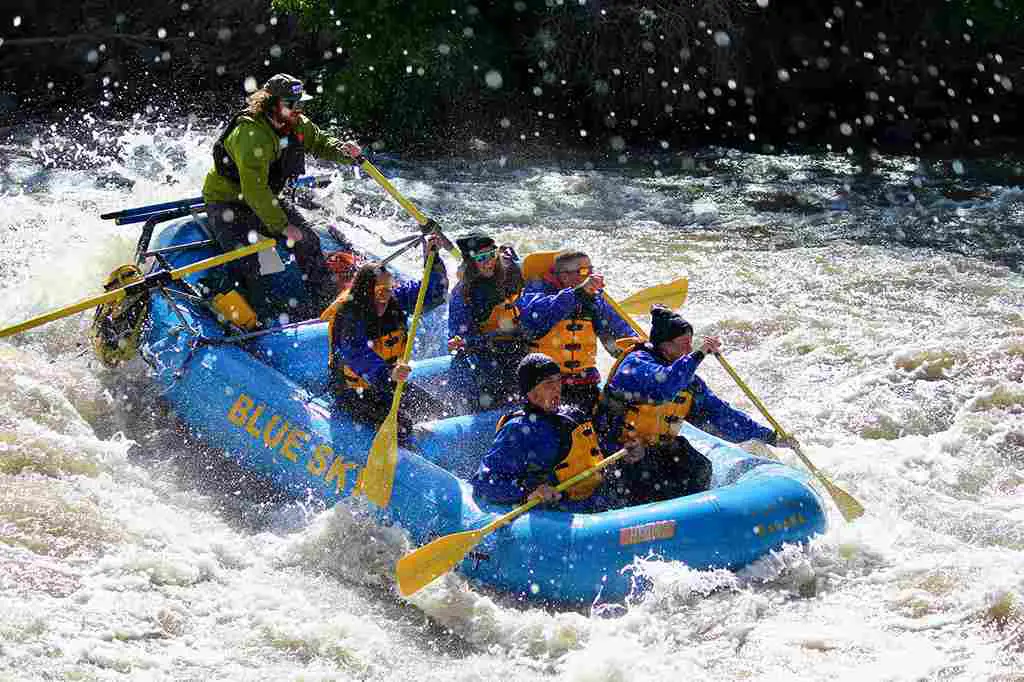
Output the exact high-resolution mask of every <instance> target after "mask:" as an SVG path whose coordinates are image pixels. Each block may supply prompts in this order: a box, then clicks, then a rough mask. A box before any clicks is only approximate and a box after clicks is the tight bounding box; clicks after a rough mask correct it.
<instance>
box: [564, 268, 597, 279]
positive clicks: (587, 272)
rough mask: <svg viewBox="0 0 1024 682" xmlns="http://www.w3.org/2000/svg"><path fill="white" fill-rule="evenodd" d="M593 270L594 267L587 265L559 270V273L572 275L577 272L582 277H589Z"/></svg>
mask: <svg viewBox="0 0 1024 682" xmlns="http://www.w3.org/2000/svg"><path fill="white" fill-rule="evenodd" d="M593 271H594V268H592V267H590V266H586V265H585V266H583V267H582V268H577V269H575V270H559V271H558V273H557V274H559V275H572V274H576V275H579V276H580V277H589V276H590V273H592V272H593Z"/></svg>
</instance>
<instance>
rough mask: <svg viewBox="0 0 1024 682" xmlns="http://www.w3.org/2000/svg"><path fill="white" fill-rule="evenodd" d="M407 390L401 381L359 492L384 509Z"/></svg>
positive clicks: (419, 300) (412, 328) (419, 307)
mask: <svg viewBox="0 0 1024 682" xmlns="http://www.w3.org/2000/svg"><path fill="white" fill-rule="evenodd" d="M434 256H435V252H434V250H433V249H430V253H429V255H428V256H427V263H426V265H425V266H424V268H423V279H422V280H420V291H419V294H418V295H417V296H416V309H415V310H414V311H413V313H412V322H411V323H410V324H409V333H408V335H407V339H408V340H407V341H406V344H405V351H404V352H403V353H402V359H401V360H400V362H401V364H403V365H405V364H408V363H409V356H410V355H412V342H413V339H415V338H416V327H417V326H418V325H419V323H420V316H421V315H422V313H423V302H424V301H425V300H426V298H427V288H428V284H429V282H430V273H431V270H433V268H434ZM404 388H405V382H404V381H399V382H398V385H397V386H395V396H394V398H392V399H391V411H390V412H388V416H387V417H385V418H384V423H383V424H381V425H380V429H378V430H377V435H376V436H375V437H374V439H373V445H371V446H370V454H369V456H368V457H367V458H366V466H365V467H364V468H363V473H362V475H361V476H360V477H359V491H360V492H361V493H362V494H363V495H365V496H366V499H368V500H369V501H370V502H373V503H374V504H375V505H377V506H378V507H381V508H384V507H386V506H388V503H389V502H390V501H391V488H392V486H393V485H394V482H395V467H396V466H398V405H399V403H400V402H401V401H402V390H403V389H404Z"/></svg>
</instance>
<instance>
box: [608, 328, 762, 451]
mask: <svg viewBox="0 0 1024 682" xmlns="http://www.w3.org/2000/svg"><path fill="white" fill-rule="evenodd" d="M703 359H704V353H702V352H701V351H694V352H693V353H690V354H689V355H684V356H683V357H681V358H679V359H678V360H676V361H675V362H673V363H668V362H667V361H666V360H665V359H664V358H663V357H661V355H660V354H659V353H658V352H657V351H656V350H655V349H654V348H653V347H652V346H651V345H650V344H644V346H643V347H642V348H640V349H638V350H634V351H632V352H631V353H629V354H628V355H627V356H626V357H625V358H623V360H622V362H621V363H620V365H619V368H618V370H617V371H616V372H615V374H614V375H613V376H612V377H611V378H610V379H609V380H608V385H607V387H606V390H607V389H611V390H613V391H615V392H617V393H618V394H619V395H626V396H629V397H630V398H631V399H634V400H637V401H643V400H647V401H650V402H665V401H668V400H672V399H673V398H674V397H675V396H676V394H678V393H679V392H680V391H682V390H684V389H685V390H687V391H689V392H690V393H692V394H693V406H692V407H691V408H690V413H689V415H687V417H686V421H688V422H690V423H691V424H693V425H694V426H696V427H697V428H700V429H704V430H706V431H709V432H710V433H715V434H717V435H719V436H721V437H722V438H723V439H725V440H728V441H731V442H733V443H740V442H742V441H745V440H761V441H764V442H765V443H768V444H771V445H774V444H775V439H776V434H775V432H774V431H773V430H772V429H769V428H766V427H764V426H761V425H760V424H758V423H757V422H756V421H754V420H753V419H751V418H750V417H748V416H747V415H746V414H744V413H743V412H741V411H739V410H737V409H736V408H734V407H733V406H732V405H730V404H729V403H727V402H725V401H724V400H722V399H721V398H719V397H718V396H716V395H715V394H714V393H713V392H712V391H711V389H710V388H708V387H707V384H705V383H704V381H703V380H702V379H701V378H700V377H698V376H697V374H696V372H697V367H698V366H699V365H700V363H701V361H702V360H703ZM622 422H623V419H622V417H621V416H615V415H612V414H609V413H608V412H607V411H606V410H604V409H602V407H601V406H600V403H599V406H598V409H597V416H596V418H595V420H594V424H595V426H596V427H597V430H598V433H599V434H600V436H601V448H602V449H603V450H604V451H605V452H614V451H615V450H617V449H618V448H620V447H622V444H621V443H620V442H618V438H619V434H620V433H621V431H622ZM707 427H711V428H710V429H708V428H707Z"/></svg>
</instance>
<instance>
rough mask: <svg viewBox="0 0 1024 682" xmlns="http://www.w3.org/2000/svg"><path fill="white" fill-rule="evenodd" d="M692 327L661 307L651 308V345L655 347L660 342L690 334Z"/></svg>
mask: <svg viewBox="0 0 1024 682" xmlns="http://www.w3.org/2000/svg"><path fill="white" fill-rule="evenodd" d="M692 333H693V327H692V326H691V325H690V323H689V322H687V321H686V320H684V319H683V318H682V316H681V315H678V314H676V313H674V312H672V311H671V310H669V309H668V308H666V307H665V306H663V305H653V306H651V343H652V344H654V345H655V346H657V345H658V344H659V343H661V342H662V341H671V340H672V339H674V338H676V337H679V336H683V335H684V334H692Z"/></svg>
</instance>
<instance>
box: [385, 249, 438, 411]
mask: <svg viewBox="0 0 1024 682" xmlns="http://www.w3.org/2000/svg"><path fill="white" fill-rule="evenodd" d="M436 255H437V254H436V252H435V251H434V250H433V249H431V250H430V253H429V254H428V255H427V263H426V265H424V266H423V279H422V280H421V281H420V290H419V291H418V292H417V293H416V308H415V309H414V310H413V313H412V322H410V323H409V333H408V334H407V335H406V339H407V340H406V342H405V350H404V351H402V364H403V365H408V364H409V358H410V357H412V343H413V340H414V339H415V338H416V328H417V327H419V325H420V318H421V317H422V316H423V304H424V303H425V302H426V300H427V289H428V288H429V284H430V277H431V275H432V274H433V270H434V258H435V256H436ZM404 390H405V382H404V381H399V382H398V385H397V386H395V396H394V398H392V399H391V415H394V416H397V415H398V405H399V403H401V402H402V392H403V391H404Z"/></svg>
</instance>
